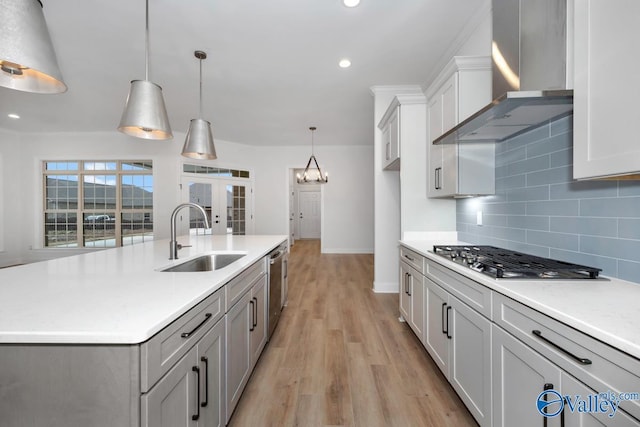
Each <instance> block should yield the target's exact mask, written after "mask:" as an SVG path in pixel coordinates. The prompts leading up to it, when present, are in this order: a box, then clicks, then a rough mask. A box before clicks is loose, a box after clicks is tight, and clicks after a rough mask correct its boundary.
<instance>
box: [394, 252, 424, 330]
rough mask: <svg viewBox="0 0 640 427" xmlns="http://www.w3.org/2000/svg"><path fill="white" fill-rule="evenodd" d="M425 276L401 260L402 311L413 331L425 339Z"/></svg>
mask: <svg viewBox="0 0 640 427" xmlns="http://www.w3.org/2000/svg"><path fill="white" fill-rule="evenodd" d="M423 279H424V276H423V275H422V274H421V273H419V272H418V271H417V270H416V269H414V268H413V267H411V266H409V264H407V263H406V262H404V261H401V262H400V313H401V314H402V317H404V319H405V320H406V321H407V323H409V326H411V329H413V332H414V333H415V334H416V335H417V336H418V338H420V341H424V284H423Z"/></svg>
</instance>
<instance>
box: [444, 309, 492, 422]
mask: <svg viewBox="0 0 640 427" xmlns="http://www.w3.org/2000/svg"><path fill="white" fill-rule="evenodd" d="M447 310H449V315H450V317H451V318H450V320H449V331H448V332H449V337H450V338H449V341H450V345H451V349H450V351H449V363H450V366H449V382H451V385H452V386H453V388H454V390H455V391H456V392H457V393H458V396H460V399H462V401H463V402H464V403H465V405H467V408H469V411H470V412H471V414H472V415H473V417H474V418H475V419H476V421H477V422H478V424H480V425H481V426H491V410H492V408H491V322H489V320H487V319H486V318H485V317H483V316H482V315H480V314H479V313H478V312H477V311H475V310H472V309H471V308H470V307H469V306H467V305H466V304H464V303H462V302H461V301H460V300H458V299H457V298H455V297H454V296H450V297H449V306H448V307H447Z"/></svg>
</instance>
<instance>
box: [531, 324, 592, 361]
mask: <svg viewBox="0 0 640 427" xmlns="http://www.w3.org/2000/svg"><path fill="white" fill-rule="evenodd" d="M531 333H532V334H533V335H535V336H536V337H538V338H540V339H541V340H542V341H544V342H545V343H547V344H549V345H550V346H551V347H554V348H556V349H558V350H560V351H561V352H563V353H564V354H566V355H567V356H570V357H571V358H572V359H574V360H575V361H577V362H578V363H581V364H583V365H591V363H592V362H591V360H589V359H586V358H584V357H578V356H576V355H575V354H573V353H571V352H570V351H568V350H565V349H564V348H562V347H560V346H559V345H558V344H556V343H554V342H553V341H551V340H550V339H549V338H545V337H543V336H542V332H540V331H539V330H537V329H534V330H533V331H531Z"/></svg>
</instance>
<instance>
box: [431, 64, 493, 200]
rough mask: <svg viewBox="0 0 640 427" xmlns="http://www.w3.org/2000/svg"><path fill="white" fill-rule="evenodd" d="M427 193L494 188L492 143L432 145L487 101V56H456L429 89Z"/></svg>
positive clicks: (462, 193)
mask: <svg viewBox="0 0 640 427" xmlns="http://www.w3.org/2000/svg"><path fill="white" fill-rule="evenodd" d="M427 99H428V101H427V115H428V120H429V125H428V141H427V144H428V146H429V148H428V150H427V156H428V162H427V163H428V165H429V173H428V174H427V180H428V182H427V188H428V190H427V195H428V196H429V197H460V196H470V195H483V194H493V193H494V192H495V170H494V168H495V146H494V143H476V142H472V143H466V144H465V143H460V144H459V143H455V144H442V145H433V144H432V142H433V140H434V139H436V138H438V137H439V136H440V135H442V134H443V133H445V132H447V131H448V130H450V129H451V128H453V127H454V126H455V125H457V124H458V123H460V122H461V121H463V120H464V119H466V118H467V117H469V116H470V115H471V114H473V113H475V112H476V111H478V110H479V109H480V108H482V107H484V106H485V105H487V104H488V103H489V102H491V59H490V58H489V57H485V56H468V57H460V56H458V57H454V58H453V59H452V60H451V61H450V62H449V63H448V64H447V66H446V67H445V68H444V69H443V70H442V72H441V73H440V74H439V75H438V77H437V78H436V79H435V80H434V82H433V83H432V84H431V86H430V87H429V89H427Z"/></svg>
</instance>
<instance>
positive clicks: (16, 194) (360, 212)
mask: <svg viewBox="0 0 640 427" xmlns="http://www.w3.org/2000/svg"><path fill="white" fill-rule="evenodd" d="M183 141H184V134H183V133H180V132H174V138H173V140H171V141H147V140H140V139H134V138H131V137H128V136H126V135H123V134H120V133H118V132H103V133H71V134H15V133H11V132H6V131H3V130H0V267H1V266H6V265H12V264H16V263H21V262H32V261H38V260H42V259H48V258H52V257H55V256H59V254H60V253H65V254H74V253H77V252H82V251H81V250H62V251H64V252H61V250H60V249H42V248H41V245H42V239H41V235H42V226H41V224H40V223H41V220H42V211H41V209H42V191H41V162H42V160H45V159H47V160H56V159H95V160H101V159H120V158H122V159H132V160H135V159H151V160H153V163H154V180H155V182H154V185H155V194H154V221H155V229H154V232H155V237H156V238H158V239H160V238H168V236H169V219H170V215H171V211H172V210H173V208H174V207H175V206H176V205H177V204H178V203H179V202H180V193H179V188H178V183H179V176H180V171H181V164H182V163H181V162H182V161H183V159H184V158H183V157H181V156H180V150H181V148H182V144H183ZM216 151H217V153H218V159H217V160H214V161H210V162H205V163H206V164H208V165H211V166H220V167H226V168H242V169H249V170H251V171H252V173H253V176H254V177H255V182H254V202H255V203H254V217H255V233H256V234H285V235H288V234H289V231H288V226H289V221H288V203H289V198H288V192H287V189H288V172H289V169H290V168H296V167H298V168H299V167H304V166H305V165H306V162H307V160H308V159H309V155H310V148H309V146H307V145H304V146H300V147H290V146H275V147H256V146H252V145H243V144H237V143H233V142H227V141H221V140H217V141H216ZM315 151H316V153H315V154H316V156H317V158H318V161H319V162H320V164H321V167H322V168H323V170H325V169H326V170H327V171H329V173H330V177H331V180H330V182H329V184H327V185H325V186H324V187H325V188H324V189H323V193H324V194H323V202H324V214H325V218H324V219H323V227H324V230H323V242H322V243H323V250H324V251H325V252H364V253H371V252H373V184H372V180H371V179H370V177H371V176H372V174H373V171H372V170H373V148H372V147H371V146H347V147H344V146H323V145H320V146H317V147H316V150H315Z"/></svg>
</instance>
